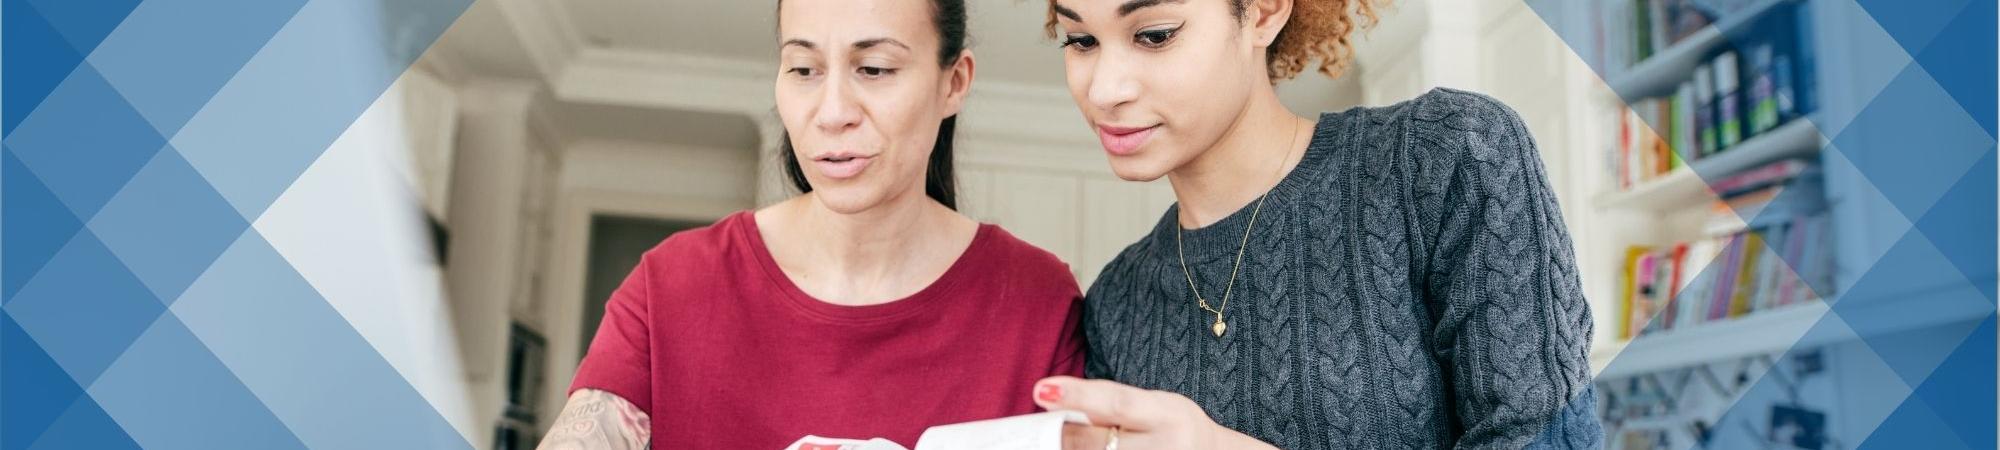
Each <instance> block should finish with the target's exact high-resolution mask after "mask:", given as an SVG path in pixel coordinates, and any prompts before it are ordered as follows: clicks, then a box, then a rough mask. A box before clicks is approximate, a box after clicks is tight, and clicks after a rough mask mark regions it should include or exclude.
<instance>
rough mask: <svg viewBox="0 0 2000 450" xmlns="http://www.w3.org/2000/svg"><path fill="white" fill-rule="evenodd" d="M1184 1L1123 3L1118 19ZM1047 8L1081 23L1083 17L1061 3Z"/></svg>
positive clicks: (1136, 1) (1166, 0)
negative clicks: (1143, 10) (1142, 10)
mask: <svg viewBox="0 0 2000 450" xmlns="http://www.w3.org/2000/svg"><path fill="white" fill-rule="evenodd" d="M1185 1H1187V0H1132V1H1129V2H1125V4H1123V5H1118V17H1125V16H1129V15H1132V13H1134V12H1138V11H1139V10H1141V9H1146V8H1151V7H1154V6H1160V5H1167V4H1179V3H1182V2H1185ZM1049 6H1050V7H1051V8H1052V9H1054V10H1055V11H1056V15H1060V16H1063V17H1067V18H1069V20H1071V21H1075V22H1079V23H1081V22H1083V16H1081V15H1078V14H1077V13H1076V10H1073V9H1069V7H1066V6H1063V5H1062V3H1054V2H1051V3H1050V4H1049Z"/></svg>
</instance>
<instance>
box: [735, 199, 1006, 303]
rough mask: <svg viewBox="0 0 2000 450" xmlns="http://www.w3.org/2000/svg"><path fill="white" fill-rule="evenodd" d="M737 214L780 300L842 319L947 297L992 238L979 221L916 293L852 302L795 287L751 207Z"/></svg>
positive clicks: (741, 230)
mask: <svg viewBox="0 0 2000 450" xmlns="http://www.w3.org/2000/svg"><path fill="white" fill-rule="evenodd" d="M738 214H740V215H741V216H742V217H741V219H742V220H743V223H744V224H745V225H746V226H743V227H738V230H739V232H740V233H741V234H742V236H741V238H742V239H744V240H745V242H748V243H749V244H750V245H749V246H748V250H749V251H750V253H752V254H753V255H754V256H755V257H756V259H757V266H758V267H759V268H761V269H763V272H764V275H765V276H766V277H768V278H769V279H770V281H771V283H772V284H773V285H774V286H776V287H777V288H778V290H779V291H782V292H783V294H784V295H780V296H779V297H781V300H782V301H783V302H784V303H786V304H788V305H791V306H793V307H795V308H796V309H797V310H798V311H799V312H800V313H803V314H805V315H807V316H811V317H813V318H816V319H820V320H826V321H834V322H844V323H878V322H888V321H893V320H896V319H899V318H902V317H904V316H907V315H909V314H911V313H913V312H916V311H919V310H922V309H925V308H926V307H928V306H930V305H932V304H936V303H938V302H939V300H940V299H941V298H945V297H950V296H951V294H952V293H953V291H954V289H955V287H956V286H957V285H959V284H961V281H962V280H963V279H964V278H966V277H969V276H971V273H970V272H972V271H973V270H974V268H973V267H972V266H973V265H974V264H973V262H974V261H975V260H978V259H980V257H981V255H983V254H985V253H986V251H987V250H986V247H988V246H990V245H991V244H990V241H992V240H993V239H992V234H993V232H992V229H993V227H994V226H993V224H988V223H981V224H979V229H978V231H976V232H974V233H973V236H972V243H971V244H970V245H967V246H966V247H965V251H963V252H961V253H959V255H958V258H957V259H956V260H953V261H952V263H951V266H950V267H947V268H946V269H945V272H944V275H941V276H939V277H938V279H937V280H934V281H932V282H931V284H930V285H928V286H924V288H923V289H920V290H918V291H917V292H916V293H913V294H910V295H908V296H905V297H903V298H899V299H896V300H891V301H888V302H884V303H877V304H873V305H859V306H855V305H840V304H834V303H829V302H827V301H825V300H820V299H819V298H816V297H813V296H812V294H808V293H806V291H805V290H804V289H801V288H799V286H798V284H797V283H793V282H792V278H791V277H790V276H787V275H785V271H784V269H783V268H781V267H779V266H778V260H777V258H775V257H773V256H772V255H771V248H770V247H769V246H768V245H766V243H765V242H764V235H763V233H762V232H761V231H760V226H759V225H758V224H757V216H756V214H755V211H744V212H740V213H738Z"/></svg>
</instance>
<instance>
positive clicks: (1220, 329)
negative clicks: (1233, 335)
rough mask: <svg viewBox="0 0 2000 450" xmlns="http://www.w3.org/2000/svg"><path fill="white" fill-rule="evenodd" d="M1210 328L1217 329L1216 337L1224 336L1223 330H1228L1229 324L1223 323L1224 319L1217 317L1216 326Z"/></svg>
mask: <svg viewBox="0 0 2000 450" xmlns="http://www.w3.org/2000/svg"><path fill="white" fill-rule="evenodd" d="M1209 328H1210V329H1213V330H1215V337H1222V332H1223V331H1228V330H1229V325H1228V324H1225V323H1222V319H1215V326H1213V327H1209Z"/></svg>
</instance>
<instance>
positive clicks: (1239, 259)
mask: <svg viewBox="0 0 2000 450" xmlns="http://www.w3.org/2000/svg"><path fill="white" fill-rule="evenodd" d="M1270 196H1271V193H1270V192H1265V193H1264V195H1260V196H1257V209H1253V210H1250V224H1249V225H1247V226H1244V227H1243V241H1242V242H1241V243H1238V244H1236V265H1234V266H1232V267H1230V268H1229V284H1225V285H1223V287H1222V304H1221V305H1219V306H1216V307H1212V308H1211V307H1209V306H1208V299H1206V298H1203V297H1202V296H1201V289H1200V288H1197V287H1195V286H1194V272H1193V271H1190V270H1188V265H1187V248H1186V245H1184V244H1182V243H1181V227H1180V226H1179V225H1175V226H1174V250H1175V251H1177V252H1179V253H1180V255H1181V274H1182V275H1186V276H1187V282H1188V291H1190V292H1193V293H1194V302H1195V306H1199V307H1201V309H1202V310H1203V311H1208V312H1210V313H1213V314H1215V325H1211V326H1209V329H1210V330H1213V331H1215V337H1222V333H1223V332H1224V331H1228V330H1229V323H1228V322H1224V321H1223V320H1222V311H1224V310H1227V309H1229V294H1230V292H1231V291H1234V290H1236V273H1237V272H1239V271H1241V270H1243V251H1244V250H1245V249H1248V248H1250V230H1254V229H1256V228H1257V213H1259V212H1263V211H1264V199H1265V198H1267V197H1270Z"/></svg>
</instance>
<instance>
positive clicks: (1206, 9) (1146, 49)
mask: <svg viewBox="0 0 2000 450" xmlns="http://www.w3.org/2000/svg"><path fill="white" fill-rule="evenodd" d="M1052 5H1053V8H1054V10H1055V12H1056V25H1057V36H1056V37H1057V39H1059V40H1061V41H1062V42H1063V67H1064V68H1065V70H1066V71H1067V72H1068V78H1069V93H1070V96H1071V97H1072V98H1074V99H1075V100H1076V105H1077V108H1079V109H1081V110H1083V117H1084V119H1085V120H1087V121H1089V122H1090V125H1091V128H1093V129H1095V130H1096V131H1097V138H1098V141H1099V142H1100V143H1101V144H1103V145H1104V152H1105V153H1106V154H1108V155H1109V156H1110V160H1111V170H1112V172H1114V173H1117V174H1118V177H1119V178H1124V179H1126V180H1135V181H1151V180H1154V179H1157V178H1159V177H1160V176H1162V175H1166V174H1167V173H1168V172H1172V171H1173V170H1174V169H1175V168H1178V167H1180V166H1181V165H1183V164H1186V163H1187V162H1188V161H1189V160H1192V159H1194V158H1195V156H1197V155H1199V154H1200V153H1201V152H1202V151H1203V150H1205V149H1207V148H1209V147H1210V146H1212V145H1214V144H1215V142H1216V141H1217V140H1219V139H1221V137H1222V136H1223V134H1224V133H1225V132H1226V131H1228V130H1229V128H1230V127H1231V126H1233V124H1234V123H1235V121H1236V118H1237V117H1238V116H1239V115H1240V113H1241V111H1242V110H1243V109H1244V107H1245V104H1247V103H1248V101H1249V97H1250V93H1251V87H1252V86H1255V85H1256V83H1269V82H1270V81H1269V78H1268V77H1267V76H1266V74H1265V71H1264V64H1263V62H1262V59H1261V58H1260V56H1261V52H1262V49H1261V48H1258V47H1255V46H1253V43H1255V42H1256V41H1257V39H1255V38H1254V36H1252V35H1251V31H1253V30H1255V29H1254V28H1253V27H1248V26H1244V24H1243V21H1241V20H1239V19H1237V17H1236V15H1235V14H1234V13H1232V12H1231V10H1230V8H1231V7H1230V1H1229V0H1053V3H1052Z"/></svg>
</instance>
